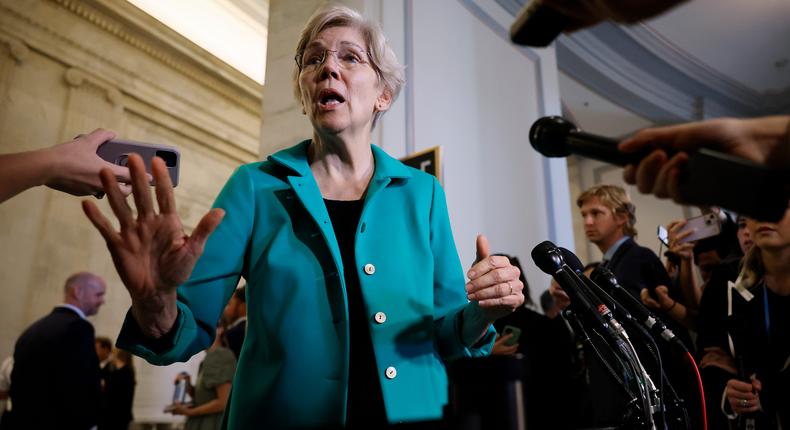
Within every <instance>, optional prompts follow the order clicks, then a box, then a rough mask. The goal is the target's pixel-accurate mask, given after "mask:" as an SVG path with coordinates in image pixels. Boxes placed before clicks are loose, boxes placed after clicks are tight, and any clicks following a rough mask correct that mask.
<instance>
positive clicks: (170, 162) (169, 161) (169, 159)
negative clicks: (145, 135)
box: [156, 151, 178, 167]
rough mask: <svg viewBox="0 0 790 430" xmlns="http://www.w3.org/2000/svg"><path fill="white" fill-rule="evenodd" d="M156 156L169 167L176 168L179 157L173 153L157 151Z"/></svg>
mask: <svg viewBox="0 0 790 430" xmlns="http://www.w3.org/2000/svg"><path fill="white" fill-rule="evenodd" d="M156 156H157V157H159V158H161V159H162V160H164V162H165V165H166V166H167V167H176V163H177V162H178V156H176V153H175V152H172V151H156Z"/></svg>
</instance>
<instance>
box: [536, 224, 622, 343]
mask: <svg viewBox="0 0 790 430" xmlns="http://www.w3.org/2000/svg"><path fill="white" fill-rule="evenodd" d="M532 261H534V262H535V265H536V266H538V268H539V269H540V270H542V271H543V272H544V273H546V274H549V275H551V276H552V277H553V278H554V280H556V281H557V283H558V284H560V287H562V289H563V290H564V291H565V292H566V293H567V294H568V297H570V299H571V302H572V303H575V304H577V305H578V306H579V308H580V309H581V310H583V311H585V312H586V313H587V314H588V315H589V316H591V317H592V319H593V320H595V321H596V322H597V323H598V324H599V325H600V326H601V327H603V329H604V331H606V332H607V333H610V334H612V336H613V337H614V339H612V341H613V342H617V331H616V330H615V329H614V328H613V327H611V326H610V325H609V322H608V321H607V319H608V318H607V319H605V314H606V313H608V314H609V316H611V312H610V311H609V309H608V308H606V306H603V304H601V305H602V306H603V308H602V309H601V308H600V307H599V303H592V302H591V301H590V298H589V296H588V295H587V294H586V293H585V292H584V289H583V288H581V287H580V286H579V283H578V282H577V279H578V277H577V276H576V273H575V272H574V271H573V269H571V268H570V267H568V265H567V264H566V263H565V260H564V259H563V257H562V252H561V251H560V250H559V249H558V248H557V246H556V245H554V244H553V243H552V242H551V241H548V240H547V241H544V242H541V243H539V244H538V245H537V246H535V248H533V249H532ZM618 325H619V324H618Z"/></svg>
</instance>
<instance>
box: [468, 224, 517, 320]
mask: <svg viewBox="0 0 790 430" xmlns="http://www.w3.org/2000/svg"><path fill="white" fill-rule="evenodd" d="M476 245H477V258H476V259H475V264H474V265H472V268H471V269H469V271H468V272H467V276H468V277H469V282H468V283H467V284H466V293H467V298H468V299H469V300H470V301H473V302H477V305H478V306H479V307H480V309H481V310H482V312H483V314H484V316H485V318H486V319H487V320H488V321H490V322H493V321H496V320H497V319H499V318H501V317H503V316H505V315H508V314H510V313H512V312H513V311H515V310H516V308H518V307H519V306H521V305H522V304H524V294H523V293H522V290H523V289H524V284H522V283H521V281H520V280H519V279H518V275H519V274H521V271H520V270H518V268H517V267H515V266H513V265H512V264H510V260H509V259H508V258H507V257H504V256H500V255H495V256H492V255H491V251H490V249H489V246H488V239H486V237H485V236H483V235H478V236H477V243H476Z"/></svg>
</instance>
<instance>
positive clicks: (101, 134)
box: [0, 129, 131, 203]
mask: <svg viewBox="0 0 790 430" xmlns="http://www.w3.org/2000/svg"><path fill="white" fill-rule="evenodd" d="M114 137H115V133H113V132H111V131H108V130H102V129H97V130H94V131H93V132H91V133H90V134H86V135H81V136H78V137H77V138H75V139H74V140H70V141H68V142H65V143H61V144H60V145H55V146H53V147H50V148H45V149H39V150H35V151H27V152H19V153H15V154H3V155H0V203H2V202H4V201H6V200H8V199H10V198H11V197H13V196H15V195H17V194H19V193H21V192H22V191H25V190H26V189H28V188H33V187H37V186H39V185H46V186H48V187H50V188H52V189H55V190H58V191H63V192H65V193H68V194H72V195H75V196H89V195H93V194H97V193H100V192H104V189H103V187H102V183H101V180H100V179H99V171H100V170H101V169H109V171H110V172H111V174H112V175H113V176H114V177H115V178H116V179H117V180H119V181H121V182H124V183H123V184H117V183H116V188H118V190H119V191H120V192H121V194H123V195H128V194H129V193H130V192H131V186H129V185H127V183H128V182H129V169H128V168H126V167H121V166H118V165H115V164H112V163H108V162H107V161H104V160H102V159H101V158H100V157H99V156H98V155H96V150H97V149H98V148H99V145H101V144H102V143H104V142H106V141H108V140H111V139H113V138H114Z"/></svg>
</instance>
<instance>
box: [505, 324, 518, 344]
mask: <svg viewBox="0 0 790 430" xmlns="http://www.w3.org/2000/svg"><path fill="white" fill-rule="evenodd" d="M509 333H512V334H513V336H512V337H511V338H510V339H508V340H507V341H505V345H507V346H513V345H515V344H517V343H518V338H519V337H520V336H521V329H520V328H518V327H513V326H512V325H506V326H505V328H503V329H502V336H504V335H506V334H509Z"/></svg>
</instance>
